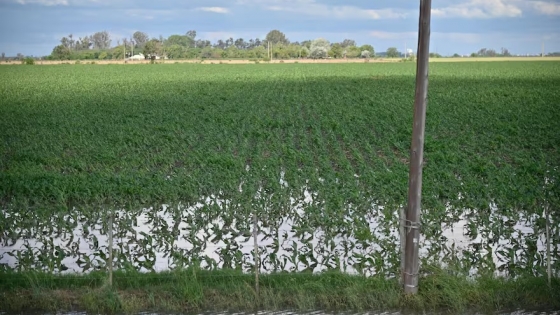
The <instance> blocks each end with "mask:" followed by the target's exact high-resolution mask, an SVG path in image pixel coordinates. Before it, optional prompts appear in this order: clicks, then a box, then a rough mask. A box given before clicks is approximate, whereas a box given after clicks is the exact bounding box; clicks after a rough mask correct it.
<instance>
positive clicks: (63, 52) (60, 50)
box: [51, 45, 70, 60]
mask: <svg viewBox="0 0 560 315" xmlns="http://www.w3.org/2000/svg"><path fill="white" fill-rule="evenodd" d="M51 56H52V57H53V58H54V59H59V60H66V59H70V49H69V48H68V47H66V46H64V45H58V46H56V47H55V48H54V49H53V51H52V53H51Z"/></svg>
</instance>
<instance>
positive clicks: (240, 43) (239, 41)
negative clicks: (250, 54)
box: [234, 38, 247, 49]
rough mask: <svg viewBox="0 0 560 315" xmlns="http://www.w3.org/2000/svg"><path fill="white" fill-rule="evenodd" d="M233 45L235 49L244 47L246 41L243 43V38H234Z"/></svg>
mask: <svg viewBox="0 0 560 315" xmlns="http://www.w3.org/2000/svg"><path fill="white" fill-rule="evenodd" d="M234 45H235V47H237V49H245V48H246V47H247V43H245V40H244V39H243V38H238V39H236V40H235V43H234Z"/></svg>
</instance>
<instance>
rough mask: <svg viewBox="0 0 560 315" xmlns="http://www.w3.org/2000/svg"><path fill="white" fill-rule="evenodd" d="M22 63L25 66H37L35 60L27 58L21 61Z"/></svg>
mask: <svg viewBox="0 0 560 315" xmlns="http://www.w3.org/2000/svg"><path fill="white" fill-rule="evenodd" d="M21 63H22V64H24V65H34V64H35V59H33V58H25V59H23V60H22V61H21Z"/></svg>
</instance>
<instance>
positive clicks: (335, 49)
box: [329, 43, 344, 58]
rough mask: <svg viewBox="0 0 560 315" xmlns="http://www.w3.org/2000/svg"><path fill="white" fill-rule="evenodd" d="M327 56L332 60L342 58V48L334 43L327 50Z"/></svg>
mask: <svg viewBox="0 0 560 315" xmlns="http://www.w3.org/2000/svg"><path fill="white" fill-rule="evenodd" d="M329 56H330V57H333V58H342V57H343V56H344V48H343V47H342V45H341V44H339V43H334V44H332V46H331V49H330V50H329Z"/></svg>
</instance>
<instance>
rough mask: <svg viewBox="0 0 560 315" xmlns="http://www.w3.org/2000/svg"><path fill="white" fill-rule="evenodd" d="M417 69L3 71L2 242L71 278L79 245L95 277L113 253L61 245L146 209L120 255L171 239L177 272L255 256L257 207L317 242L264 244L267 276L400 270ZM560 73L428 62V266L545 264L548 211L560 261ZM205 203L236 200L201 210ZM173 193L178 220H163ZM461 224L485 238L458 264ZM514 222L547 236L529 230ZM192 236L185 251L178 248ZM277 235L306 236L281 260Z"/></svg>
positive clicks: (236, 264)
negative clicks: (284, 239)
mask: <svg viewBox="0 0 560 315" xmlns="http://www.w3.org/2000/svg"><path fill="white" fill-rule="evenodd" d="M414 73H415V65H414V64H409V63H398V64H329V65H321V64H317V65H313V64H290V65H288V64H284V65H264V64H253V65H197V64H192V65H188V64H181V65H135V66H130V65H59V66H42V67H38V66H18V67H15V66H14V67H2V69H0V75H1V77H2V80H1V82H0V96H1V97H0V200H1V207H2V210H3V211H2V212H1V216H2V217H0V232H1V233H2V234H1V235H0V241H1V242H2V244H0V247H2V246H3V248H9V247H10V246H11V245H13V243H14V242H16V241H17V240H25V239H26V238H35V239H41V240H43V243H41V244H42V245H40V248H39V249H33V248H32V247H25V248H23V249H22V250H17V251H14V252H12V253H11V256H13V257H15V259H16V260H17V262H18V264H17V266H16V267H14V268H16V269H18V268H19V269H18V270H27V269H29V268H35V269H37V270H46V271H49V272H57V271H60V270H64V269H65V268H66V267H65V266H63V264H64V262H63V260H64V259H69V258H72V259H74V261H77V263H78V265H80V268H83V270H86V271H87V270H91V269H95V268H96V266H97V268H102V267H103V262H104V261H105V260H106V253H107V248H106V247H102V246H101V244H97V240H92V239H90V243H91V244H95V245H92V246H94V247H91V248H93V250H92V251H91V252H89V253H88V254H84V253H81V252H79V250H76V249H75V247H76V246H74V245H73V244H74V243H75V242H76V240H75V239H74V238H72V239H70V238H66V239H65V242H64V244H62V245H61V244H58V245H57V244H55V243H54V242H53V241H52V240H53V239H54V238H61V237H62V236H61V235H66V234H65V233H67V232H68V231H71V230H73V229H75V228H76V226H77V225H78V224H89V226H90V228H91V229H94V225H95V224H96V223H95V224H94V223H93V222H101V223H102V224H104V226H105V227H102V228H98V229H99V231H101V233H102V234H103V235H105V234H106V224H107V220H106V218H107V215H108V214H109V213H110V211H117V213H118V215H119V216H120V217H119V219H118V220H116V222H115V223H114V224H115V225H116V226H117V227H116V228H115V230H116V232H115V233H117V236H115V237H121V238H122V237H127V236H126V235H129V236H130V235H131V233H133V232H134V231H133V230H132V228H131V226H132V225H133V223H132V222H133V221H134V220H133V219H134V218H135V216H138V215H140V213H144V214H145V213H146V212H147V214H146V215H148V216H149V217H150V220H151V222H152V224H153V225H154V228H153V229H152V230H151V231H149V233H147V234H146V233H144V234H143V235H144V237H143V238H142V239H137V240H136V241H137V246H138V247H137V248H136V252H135V253H132V252H127V251H125V250H124V249H122V248H120V250H119V253H118V255H117V257H116V258H115V264H116V265H117V266H118V268H125V267H126V266H128V267H130V266H133V267H134V268H140V267H143V268H147V269H153V267H154V264H155V258H154V257H155V255H154V254H153V251H154V250H156V249H159V250H161V251H164V252H167V253H169V255H170V256H171V257H172V260H173V262H172V264H173V265H174V266H186V265H192V264H194V263H201V262H205V263H206V266H207V268H210V269H212V268H217V267H231V268H238V269H243V270H249V269H250V268H251V266H252V265H251V264H252V257H251V256H250V255H245V254H244V253H243V252H242V251H241V249H240V247H239V238H241V239H248V237H249V236H250V235H251V231H252V224H253V221H252V220H253V219H252V218H253V215H256V216H257V221H258V225H259V229H260V232H261V233H263V235H265V236H268V238H270V239H278V237H279V235H281V234H282V233H284V232H285V231H284V230H283V228H282V227H281V226H282V224H284V223H286V220H290V229H291V230H290V231H291V232H293V234H291V237H292V239H296V240H298V242H300V244H303V247H299V248H298V247H297V246H296V248H295V249H294V248H293V246H294V244H295V243H289V242H288V243H284V244H282V243H281V242H279V241H278V242H272V243H269V244H267V245H263V249H262V251H263V253H262V254H261V255H262V256H261V258H262V259H263V264H265V265H267V266H268V268H269V270H276V271H278V270H289V267H288V265H289V263H291V265H292V266H294V265H295V266H296V267H295V268H293V269H292V270H312V269H314V268H323V269H337V268H345V266H346V267H347V266H349V267H352V268H354V269H356V270H358V271H359V272H362V273H365V272H371V273H377V274H383V275H387V276H390V275H394V274H396V273H398V270H399V261H400V256H399V251H398V247H397V245H396V244H398V235H397V236H394V233H395V231H397V233H398V215H397V214H398V210H399V209H401V208H402V207H404V205H405V204H406V198H407V188H408V158H409V146H410V139H411V130H412V108H413V96H414V86H415V77H414ZM559 83H560V62H515V63H508V62H492V63H484V62H480V63H434V64H431V65H430V83H429V97H428V110H427V125H426V141H425V166H424V180H423V204H422V208H423V213H422V216H423V217H422V219H423V227H422V234H423V235H424V237H425V241H424V243H423V248H425V249H426V250H427V252H426V253H425V255H424V258H423V259H424V261H425V262H430V261H441V260H442V261H443V262H447V263H455V264H456V265H457V266H459V267H458V268H460V269H461V270H470V269H472V268H473V267H476V268H477V269H478V270H479V271H494V270H496V269H500V270H501V271H503V272H506V273H508V274H509V275H516V274H521V273H528V274H532V275H541V274H544V273H545V272H546V259H544V258H543V257H544V255H545V254H544V252H543V249H542V247H538V246H537V243H538V242H539V239H540V238H541V237H542V235H544V229H545V224H544V223H543V222H545V221H546V220H545V219H546V218H545V216H544V215H543V209H544V208H546V207H549V208H550V211H551V213H552V215H551V217H552V220H553V221H552V222H553V224H552V233H553V234H552V235H556V236H554V237H553V240H552V250H553V252H552V263H553V264H554V266H553V269H554V270H556V271H557V270H560V254H559V243H560V238H559V236H558V235H559V234H558V232H559V230H558V219H557V218H558V217H559V216H560V213H559V212H558V211H559V210H558V207H557V205H558V201H559V196H560V189H559V184H558V180H557V179H558V177H559V174H560V170H559V169H558V166H559V164H560V151H559V148H560V132H559V131H560V130H559V127H560V88H559ZM308 195H311V196H312V197H313V198H312V201H309V200H308V199H309V198H307V199H306V196H308ZM205 198H210V199H212V200H218V199H219V200H225V201H227V202H226V203H207V204H205V205H203V206H199V207H198V208H197V210H192V208H191V210H189V211H186V210H185V209H188V208H189V207H192V206H193V205H195V204H197V203H199V202H201V203H204V202H202V201H203V200H205ZM162 205H166V206H165V211H166V213H167V215H168V216H170V217H171V218H172V222H171V223H166V221H164V220H163V219H161V217H160V216H158V215H157V214H156V212H157V211H158V210H161V209H162ZM145 209H151V210H145ZM120 210H124V211H123V212H118V211H120ZM459 220H466V222H467V223H466V224H467V226H466V227H465V230H466V231H467V232H468V237H470V238H471V239H476V238H477V237H479V238H480V237H481V238H480V239H481V240H480V241H478V243H477V244H479V245H478V246H474V247H469V248H466V249H463V250H462V251H460V254H461V255H460V258H458V257H459V256H458V254H457V253H456V252H454V251H453V249H452V248H450V247H448V246H447V245H446V242H445V237H444V236H443V234H442V233H443V231H444V230H445V228H446V227H447V226H448V225H451V224H453V223H456V222H458V221H459ZM217 221H219V222H221V223H220V225H219V226H218V224H217V223H216V222H217ZM372 222H375V226H374V225H372V224H373V223H372ZM516 222H525V223H526V224H528V225H529V226H530V228H531V229H532V230H531V232H530V233H528V234H525V236H524V237H520V236H519V235H518V234H516V232H515V231H516V230H515V228H514V225H515V223H516ZM554 222H556V223H554ZM180 224H184V226H186V227H184V228H183V230H181V228H180V227H179V225H180ZM84 229H85V228H84ZM184 231H186V232H184ZM317 231H321V233H322V234H321V235H318V234H317V233H314V232H317ZM129 232H130V233H129ZM183 232H184V233H185V234H184V235H183V234H182V235H183V236H182V237H183V240H184V241H186V242H187V243H188V244H189V246H190V247H189V248H188V249H186V248H178V247H177V246H175V245H176V243H177V241H178V235H179V234H180V233H183ZM84 233H85V234H84V235H85V236H84V237H86V234H87V233H86V232H84ZM119 233H121V234H119ZM127 233H128V234H127ZM197 233H198V234H197ZM70 234H71V233H70ZM200 235H202V236H200ZM64 237H66V236H64ZM312 239H313V240H312ZM350 239H351V240H352V242H346V243H344V242H343V240H350ZM49 240H50V241H49ZM502 240H507V241H508V242H509V243H508V244H504V243H500V241H502ZM207 241H210V242H214V243H216V244H217V242H218V241H221V242H222V243H221V244H225V245H224V246H225V249H221V250H219V251H217V254H218V256H219V258H218V259H212V258H209V257H208V256H205V255H203V254H202V252H203V250H204V249H207V247H205V246H207V245H205V244H206V243H205V242H207ZM313 241H316V244H315V246H314V247H313V248H311V247H310V246H309V244H311V242H313ZM290 242H291V241H290ZM335 243H336V244H335ZM286 244H288V245H286ZM290 244H291V245H290ZM281 246H287V247H288V248H291V249H292V250H291V251H289V253H287V254H284V255H280V254H278V251H277V250H278V249H279V247H281ZM290 246H291V247H290ZM492 246H494V247H492ZM490 247H492V248H493V250H494V253H493V254H494V255H498V256H500V257H501V258H500V263H499V264H496V263H494V262H493V260H492V255H491V254H488V249H489V248H490ZM485 250H486V251H485ZM5 251H7V250H5ZM26 253H27V254H26ZM61 253H62V254H61ZM138 253H140V254H138ZM4 254H5V255H4V256H6V257H7V254H6V253H4ZM138 255H140V256H141V255H144V256H146V257H147V258H146V259H139V258H138ZM96 259H97V260H96ZM94 261H98V262H97V263H94ZM286 262H288V263H286ZM3 268H7V267H6V266H4V267H3Z"/></svg>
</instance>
